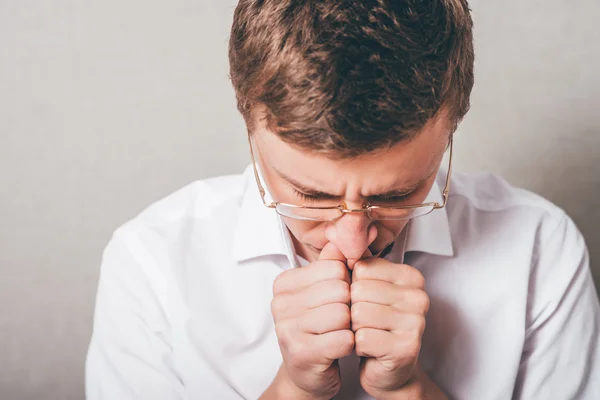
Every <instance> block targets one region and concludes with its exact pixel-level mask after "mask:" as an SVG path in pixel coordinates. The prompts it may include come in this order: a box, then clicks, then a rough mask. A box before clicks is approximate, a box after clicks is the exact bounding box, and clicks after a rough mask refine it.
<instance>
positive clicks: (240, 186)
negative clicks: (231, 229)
mask: <svg viewBox="0 0 600 400" xmlns="http://www.w3.org/2000/svg"><path fill="white" fill-rule="evenodd" d="M245 186H246V182H245V180H244V175H241V174H240V175H227V176H220V177H215V178H209V179H204V180H199V181H195V182H193V183H190V184H189V185H187V186H185V187H183V188H181V189H179V190H177V191H175V192H173V193H171V194H170V195H168V196H166V197H165V198H163V199H160V200H158V201H156V202H155V203H153V204H151V205H149V206H148V207H147V208H146V209H144V210H143V211H142V212H140V213H139V214H138V215H137V216H135V217H134V218H132V219H131V220H129V221H127V222H126V223H124V224H123V225H122V226H120V227H119V228H118V229H117V230H116V231H115V236H123V235H126V236H127V235H139V234H144V233H149V232H155V233H159V232H161V231H165V233H166V231H168V230H173V228H176V227H177V226H178V225H183V224H186V223H189V222H191V221H198V220H202V219H207V218H211V217H212V216H213V215H215V213H216V212H217V211H218V210H220V209H222V208H225V207H227V208H234V209H235V208H236V207H237V206H239V204H240V202H241V199H242V196H243V193H244V189H245Z"/></svg>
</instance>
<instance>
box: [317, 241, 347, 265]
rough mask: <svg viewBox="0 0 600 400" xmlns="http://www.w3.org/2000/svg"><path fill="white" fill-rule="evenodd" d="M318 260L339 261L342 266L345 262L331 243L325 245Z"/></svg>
mask: <svg viewBox="0 0 600 400" xmlns="http://www.w3.org/2000/svg"><path fill="white" fill-rule="evenodd" d="M319 260H333V261H341V262H343V263H344V264H345V263H346V262H347V260H346V257H344V255H343V254H342V252H341V251H339V250H338V249H337V247H335V245H334V244H333V243H332V242H329V243H327V244H326V245H325V247H323V250H321V254H319Z"/></svg>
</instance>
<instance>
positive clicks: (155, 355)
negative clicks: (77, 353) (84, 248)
mask: <svg viewBox="0 0 600 400" xmlns="http://www.w3.org/2000/svg"><path fill="white" fill-rule="evenodd" d="M125 238H127V239H125ZM163 275H164V274H162V273H161V270H160V268H159V265H158V263H157V262H156V261H155V260H154V259H153V257H151V256H150V255H149V253H148V252H144V251H143V246H140V245H139V243H138V242H136V240H135V238H130V237H129V236H127V235H118V231H117V233H116V234H115V235H114V236H113V239H112V240H111V241H110V243H109V244H108V246H107V248H106V249H105V251H104V254H103V259H102V266H101V271H100V281H99V286H98V293H97V298H96V310H95V315H94V330H93V334H92V339H91V343H90V347H89V350H88V355H87V360H86V397H87V399H88V400H115V399H123V400H125V399H161V400H170V399H184V398H185V391H184V386H183V384H182V382H181V380H180V379H179V378H178V374H177V372H176V371H175V368H174V365H173V361H172V355H171V354H172V346H171V344H170V338H169V329H168V317H167V309H166V307H165V303H166V298H167V283H166V282H168V280H167V279H165V277H164V276H163Z"/></svg>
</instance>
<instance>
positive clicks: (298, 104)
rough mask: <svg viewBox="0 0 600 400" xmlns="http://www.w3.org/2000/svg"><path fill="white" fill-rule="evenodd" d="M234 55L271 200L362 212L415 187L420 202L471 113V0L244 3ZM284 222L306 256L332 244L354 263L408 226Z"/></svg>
mask: <svg viewBox="0 0 600 400" xmlns="http://www.w3.org/2000/svg"><path fill="white" fill-rule="evenodd" d="M229 58H230V65H231V78H232V82H233V85H234V89H235V91H236V96H237V99H238V108H239V110H240V112H241V113H242V115H243V117H244V119H245V121H246V124H247V126H248V130H249V132H250V134H251V135H252V137H253V140H254V141H255V143H256V147H257V149H256V150H257V155H258V157H257V159H258V160H257V161H258V162H259V164H260V165H261V167H262V172H263V175H264V178H265V181H266V184H267V186H268V188H269V191H270V192H271V194H272V195H273V197H274V198H275V200H276V201H281V202H289V203H292V204H310V205H318V206H320V205H329V204H331V203H332V202H333V203H337V204H340V203H345V204H346V205H348V206H350V205H352V208H360V207H362V206H363V205H364V204H365V203H367V202H368V203H371V204H374V203H376V202H377V201H383V200H384V199H383V198H382V197H381V196H380V195H382V194H386V193H387V194H389V193H390V192H394V191H395V192H402V191H403V190H405V189H411V186H414V184H416V183H420V186H419V188H418V189H417V191H415V192H413V194H411V196H410V197H408V198H406V201H409V202H410V203H417V202H419V201H420V200H423V199H424V198H425V196H426V195H427V193H428V192H429V189H430V188H431V185H432V184H433V181H434V178H435V172H436V171H437V169H438V167H439V164H440V161H441V157H442V154H443V151H444V149H445V148H446V146H447V143H448V140H449V136H450V135H451V134H452V132H453V131H454V130H455V128H456V126H457V124H458V123H459V122H460V120H461V119H462V118H463V117H464V115H465V114H466V112H467V111H468V109H469V96H470V92H471V88H472V86H473V43H472V22H471V18H470V15H469V10H468V5H467V2H466V0H438V1H435V0H432V1H429V2H423V1H416V0H407V1H392V0H388V1H385V0H378V1H375V0H362V1H334V0H321V1H317V0H306V1H293V0H263V1H259V0H241V1H240V3H239V5H238V7H237V9H236V12H235V16H234V23H233V28H232V34H231V39H230V51H229ZM298 189H303V190H304V193H305V192H306V189H314V190H315V191H318V192H321V197H318V198H317V199H310V198H309V199H303V198H298V197H293V196H297V194H295V193H296V192H303V190H298ZM294 190H295V191H294ZM305 194H306V193H305ZM322 195H326V196H322ZM286 223H287V225H288V227H289V228H290V231H291V232H292V234H293V236H294V239H295V241H296V245H297V247H298V249H297V250H298V251H299V253H300V254H301V255H303V256H305V257H307V258H309V259H312V258H314V255H315V254H317V253H318V249H320V248H322V247H323V245H324V244H325V243H326V242H327V241H334V242H336V246H337V247H338V248H340V250H342V252H344V254H345V255H346V256H347V257H348V258H355V257H360V254H359V255H357V254H355V253H361V252H363V253H364V251H365V250H366V249H367V247H369V248H370V249H371V251H375V252H377V251H379V250H381V248H380V247H382V246H384V245H386V244H388V243H390V242H391V241H393V240H394V239H395V237H396V236H397V235H398V234H399V232H400V231H401V230H402V228H403V227H404V225H405V221H400V222H398V221H389V222H373V221H370V220H369V219H368V218H366V216H364V215H363V214H356V215H354V214H347V215H345V216H344V217H342V218H341V219H340V220H338V221H337V222H335V223H312V222H311V223H307V222H301V221H294V220H289V219H286ZM338 242H339V243H338ZM361 254H362V253H361Z"/></svg>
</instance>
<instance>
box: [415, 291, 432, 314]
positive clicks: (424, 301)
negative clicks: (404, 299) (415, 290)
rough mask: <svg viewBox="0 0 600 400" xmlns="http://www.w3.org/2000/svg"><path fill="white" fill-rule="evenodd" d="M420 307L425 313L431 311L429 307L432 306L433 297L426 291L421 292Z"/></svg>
mask: <svg viewBox="0 0 600 400" xmlns="http://www.w3.org/2000/svg"><path fill="white" fill-rule="evenodd" d="M418 302H419V307H420V310H421V312H422V313H423V314H427V312H429V307H430V306H431V299H430V298H429V296H428V295H427V293H425V292H424V291H420V292H419V299H418Z"/></svg>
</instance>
